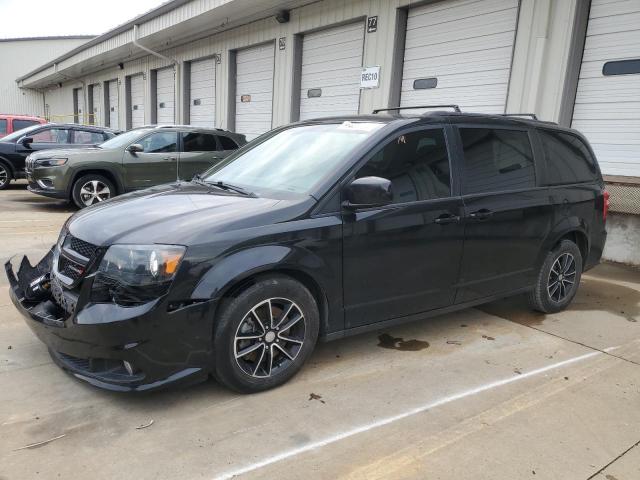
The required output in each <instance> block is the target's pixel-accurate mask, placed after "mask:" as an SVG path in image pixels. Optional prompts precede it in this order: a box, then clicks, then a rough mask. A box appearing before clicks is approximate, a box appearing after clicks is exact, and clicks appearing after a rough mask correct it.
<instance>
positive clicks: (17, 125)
mask: <svg viewBox="0 0 640 480" xmlns="http://www.w3.org/2000/svg"><path fill="white" fill-rule="evenodd" d="M39 124H40V122H36V121H34V120H14V121H13V129H14V130H22V129H23V128H27V127H31V126H33V125H39Z"/></svg>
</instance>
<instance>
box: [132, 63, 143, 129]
mask: <svg viewBox="0 0 640 480" xmlns="http://www.w3.org/2000/svg"><path fill="white" fill-rule="evenodd" d="M143 125H144V79H143V77H142V75H141V74H140V75H133V76H132V77H131V128H136V127H141V126H143Z"/></svg>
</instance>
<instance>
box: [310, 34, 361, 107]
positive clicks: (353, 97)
mask: <svg viewBox="0 0 640 480" xmlns="http://www.w3.org/2000/svg"><path fill="white" fill-rule="evenodd" d="M363 47H364V24H363V23H362V22H357V23H352V24H350V25H341V26H338V27H332V28H328V29H326V30H322V31H320V32H314V33H310V34H306V35H305V36H304V37H303V39H302V71H301V80H300V119H301V120H305V119H309V118H314V117H319V116H327V115H352V114H357V113H358V111H359V107H360V72H361V71H362V52H363ZM309 90H314V91H315V92H316V93H320V95H319V96H318V95H314V96H312V97H311V98H309Z"/></svg>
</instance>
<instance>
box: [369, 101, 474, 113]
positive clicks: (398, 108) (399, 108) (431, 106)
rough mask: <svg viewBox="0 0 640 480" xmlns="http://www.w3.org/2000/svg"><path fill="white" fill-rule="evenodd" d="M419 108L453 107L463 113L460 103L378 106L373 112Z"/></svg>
mask: <svg viewBox="0 0 640 480" xmlns="http://www.w3.org/2000/svg"><path fill="white" fill-rule="evenodd" d="M418 108H452V109H453V110H454V111H456V112H458V113H461V110H460V107H459V106H458V105H453V104H452V105H416V106H415V107H393V108H376V109H375V110H374V111H373V114H374V115H375V114H376V113H380V112H389V111H391V110H416V109H418Z"/></svg>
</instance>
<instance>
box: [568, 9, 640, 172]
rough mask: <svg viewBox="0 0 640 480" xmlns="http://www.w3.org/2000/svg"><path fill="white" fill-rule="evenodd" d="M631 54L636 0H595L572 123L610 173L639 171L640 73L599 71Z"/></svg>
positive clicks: (638, 53) (638, 38)
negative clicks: (617, 73) (613, 73)
mask: <svg viewBox="0 0 640 480" xmlns="http://www.w3.org/2000/svg"><path fill="white" fill-rule="evenodd" d="M633 58H640V2H638V1H617V2H614V1H611V0H609V1H606V0H593V1H592V4H591V11H590V14H589V24H588V27H587V38H586V41H585V47H584V56H583V58H582V67H581V69H580V78H579V81H578V91H577V94H576V102H575V107H574V111H573V122H572V125H571V126H572V127H573V128H576V129H578V130H580V131H581V132H582V133H584V134H585V135H586V137H587V138H588V139H589V141H590V142H591V146H592V147H593V149H594V151H595V153H596V156H597V157H598V162H599V163H600V168H601V169H602V172H603V173H604V174H608V175H626V176H640V74H633V75H614V76H604V75H603V74H602V68H603V66H604V64H605V62H608V61H611V60H625V59H633Z"/></svg>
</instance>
